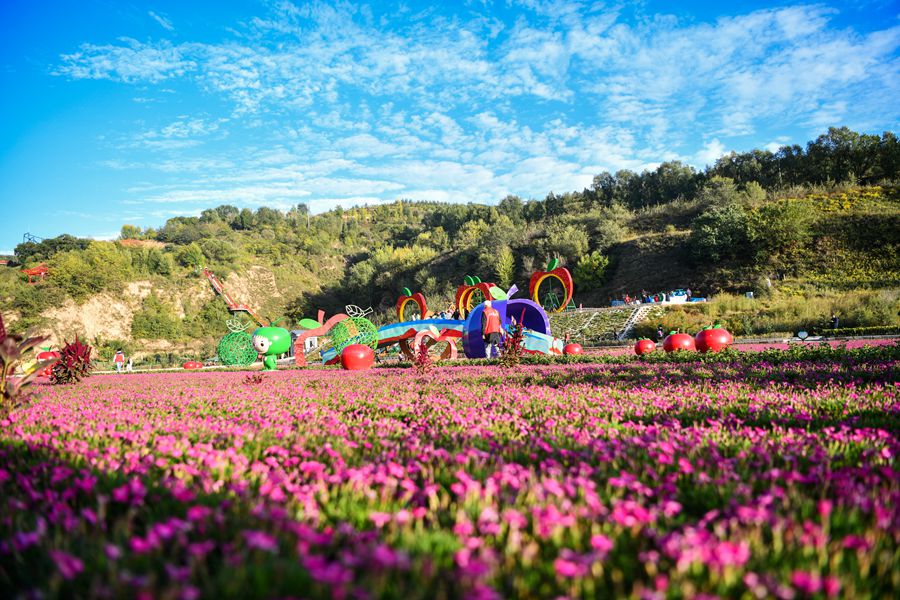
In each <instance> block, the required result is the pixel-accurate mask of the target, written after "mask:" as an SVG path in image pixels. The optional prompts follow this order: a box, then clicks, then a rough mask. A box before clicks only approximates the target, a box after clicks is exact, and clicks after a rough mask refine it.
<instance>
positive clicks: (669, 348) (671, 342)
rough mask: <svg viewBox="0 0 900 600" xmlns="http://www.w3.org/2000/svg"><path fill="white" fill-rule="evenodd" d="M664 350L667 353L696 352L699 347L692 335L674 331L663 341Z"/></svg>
mask: <svg viewBox="0 0 900 600" xmlns="http://www.w3.org/2000/svg"><path fill="white" fill-rule="evenodd" d="M663 350H665V351H666V352H675V351H676V350H683V351H685V352H694V351H695V350H697V346H696V344H695V343H694V338H693V337H691V336H690V334H687V333H677V332H675V331H673V332H672V333H670V334H669V335H668V336H666V339H664V340H663Z"/></svg>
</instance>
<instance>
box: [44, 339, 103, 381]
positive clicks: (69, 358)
mask: <svg viewBox="0 0 900 600" xmlns="http://www.w3.org/2000/svg"><path fill="white" fill-rule="evenodd" d="M91 351H92V348H91V347H90V346H88V345H87V344H83V343H82V342H81V341H79V339H78V336H77V335H76V336H75V341H74V342H66V345H65V346H63V347H62V350H60V351H59V355H60V356H59V362H57V363H56V364H55V365H53V371H51V373H50V381H51V383H54V384H67V383H78V382H79V381H81V379H82V378H84V377H87V376H88V375H90V373H91V370H92V369H93V368H94V365H93V363H92V362H91Z"/></svg>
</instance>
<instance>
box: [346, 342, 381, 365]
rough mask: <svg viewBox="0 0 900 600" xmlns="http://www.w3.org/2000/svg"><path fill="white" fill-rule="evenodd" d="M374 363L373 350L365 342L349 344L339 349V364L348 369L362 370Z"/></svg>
mask: <svg viewBox="0 0 900 600" xmlns="http://www.w3.org/2000/svg"><path fill="white" fill-rule="evenodd" d="M373 364H375V351H374V350H372V348H371V347H369V346H366V345H365V344H350V345H349V346H347V347H346V348H344V349H343V350H342V351H341V366H342V367H344V368H345V369H347V370H348V371H362V370H365V369H368V368H370V367H371V366H372V365H373Z"/></svg>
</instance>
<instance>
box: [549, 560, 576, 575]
mask: <svg viewBox="0 0 900 600" xmlns="http://www.w3.org/2000/svg"><path fill="white" fill-rule="evenodd" d="M553 570H554V571H556V574H557V575H559V576H560V577H578V576H579V575H580V574H581V571H582V567H581V565H579V564H576V563H574V562H572V561H570V560H566V559H564V558H557V559H556V560H554V561H553Z"/></svg>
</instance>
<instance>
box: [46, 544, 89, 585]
mask: <svg viewBox="0 0 900 600" xmlns="http://www.w3.org/2000/svg"><path fill="white" fill-rule="evenodd" d="M50 558H52V559H53V562H54V563H56V568H57V570H58V571H59V574H60V575H62V577H63V579H73V578H75V576H76V575H78V574H79V573H81V572H82V571H83V570H84V563H83V562H81V560H80V559H78V558H76V557H75V556H72V555H71V554H69V553H68V552H63V551H62V550H50Z"/></svg>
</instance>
